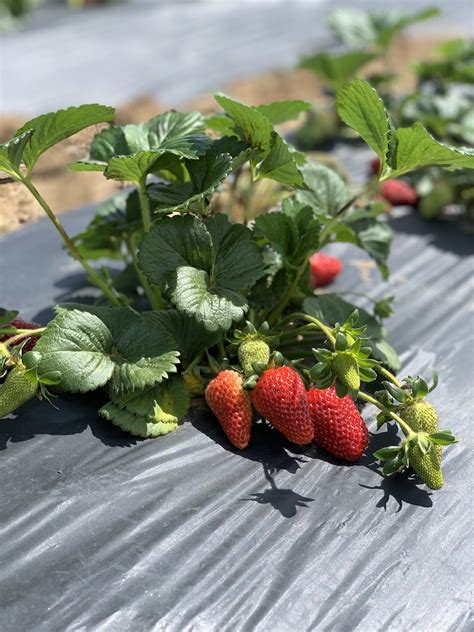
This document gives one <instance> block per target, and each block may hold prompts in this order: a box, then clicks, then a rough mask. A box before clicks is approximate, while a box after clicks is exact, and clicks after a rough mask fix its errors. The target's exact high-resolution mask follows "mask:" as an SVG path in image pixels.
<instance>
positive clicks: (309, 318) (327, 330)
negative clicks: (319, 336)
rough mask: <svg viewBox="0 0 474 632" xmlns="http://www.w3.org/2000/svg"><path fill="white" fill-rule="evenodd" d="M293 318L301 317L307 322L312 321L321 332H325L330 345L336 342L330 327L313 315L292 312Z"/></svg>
mask: <svg viewBox="0 0 474 632" xmlns="http://www.w3.org/2000/svg"><path fill="white" fill-rule="evenodd" d="M293 318H301V319H304V320H307V321H308V322H309V323H313V324H314V325H316V326H317V327H319V329H321V331H322V332H324V333H325V334H326V337H327V338H328V340H329V341H330V342H331V344H332V345H335V344H336V339H335V337H334V336H333V334H332V331H331V329H330V327H327V326H326V325H325V324H324V323H322V322H321V321H320V320H319V319H318V318H314V316H309V315H308V314H293Z"/></svg>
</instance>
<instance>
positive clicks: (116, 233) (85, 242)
mask: <svg viewBox="0 0 474 632" xmlns="http://www.w3.org/2000/svg"><path fill="white" fill-rule="evenodd" d="M140 213H141V212H140V201H139V197H138V193H137V191H136V190H133V191H131V192H130V191H121V192H120V193H118V194H117V195H115V196H114V197H113V198H111V199H110V200H107V201H106V202H104V203H103V204H101V206H100V207H99V209H98V210H97V213H96V216H95V217H94V219H93V220H92V221H91V222H90V224H89V225H88V226H87V228H86V229H85V230H84V231H83V232H82V233H79V234H78V235H75V236H74V237H73V240H74V243H75V244H76V246H77V247H78V248H79V250H80V252H81V254H82V255H83V257H84V258H85V259H101V258H103V257H104V258H107V259H116V258H120V257H122V256H123V255H122V245H123V243H125V242H126V241H127V239H129V238H130V237H131V235H132V234H133V233H135V232H137V231H139V230H141V226H142V224H141V214H140Z"/></svg>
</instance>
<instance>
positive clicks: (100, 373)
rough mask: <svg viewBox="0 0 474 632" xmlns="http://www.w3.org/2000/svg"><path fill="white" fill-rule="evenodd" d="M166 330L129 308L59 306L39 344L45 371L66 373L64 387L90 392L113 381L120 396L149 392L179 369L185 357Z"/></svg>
mask: <svg viewBox="0 0 474 632" xmlns="http://www.w3.org/2000/svg"><path fill="white" fill-rule="evenodd" d="M174 346H175V343H174V341H173V339H172V338H171V336H170V335H169V334H168V333H167V332H166V330H165V329H163V328H162V327H159V326H158V324H157V325H156V326H155V327H153V328H152V327H150V326H149V325H148V324H145V323H144V322H143V321H142V320H141V318H140V316H138V315H137V314H135V313H134V312H132V311H131V310H128V309H127V308H123V309H117V308H105V307H103V308H99V307H91V308H89V307H88V306H87V307H83V308H82V309H74V306H69V307H68V308H57V315H56V317H55V318H54V319H53V321H51V323H50V324H49V325H48V328H47V330H46V331H45V333H44V334H43V335H42V336H41V339H40V340H39V342H38V343H37V345H36V348H35V349H37V351H38V353H40V354H41V362H40V372H41V373H48V372H50V371H60V373H61V377H62V379H61V388H62V389H64V390H65V391H69V392H82V393H84V392H87V391H91V390H95V389H97V388H99V387H100V386H104V385H105V384H106V383H108V382H110V387H111V388H112V390H113V391H115V392H121V391H122V390H125V389H135V388H144V387H145V386H149V385H153V384H155V383H157V382H160V381H162V380H163V379H165V378H166V377H167V376H168V373H170V372H175V371H176V363H177V362H178V356H179V353H178V352H177V351H174Z"/></svg>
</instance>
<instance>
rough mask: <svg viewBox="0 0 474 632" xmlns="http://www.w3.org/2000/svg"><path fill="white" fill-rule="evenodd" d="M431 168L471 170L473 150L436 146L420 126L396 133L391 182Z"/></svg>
mask: <svg viewBox="0 0 474 632" xmlns="http://www.w3.org/2000/svg"><path fill="white" fill-rule="evenodd" d="M434 165H437V166H439V167H443V168H445V169H448V170H449V171H454V170H455V169H474V150H472V149H456V148H454V147H448V146H447V145H443V143H439V142H438V141H437V140H435V139H434V138H433V137H432V136H431V134H429V132H427V131H426V129H425V128H424V127H423V125H422V124H421V123H415V124H414V125H412V127H406V128H400V129H398V130H397V136H396V150H395V152H394V154H393V156H392V158H391V161H390V166H391V171H390V172H388V174H387V176H389V177H390V178H394V177H398V176H400V175H402V174H404V173H407V172H408V171H412V170H413V169H417V168H419V167H427V166H434Z"/></svg>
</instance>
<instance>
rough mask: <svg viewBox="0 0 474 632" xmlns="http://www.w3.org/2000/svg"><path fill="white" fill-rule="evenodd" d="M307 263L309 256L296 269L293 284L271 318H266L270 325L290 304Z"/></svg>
mask: <svg viewBox="0 0 474 632" xmlns="http://www.w3.org/2000/svg"><path fill="white" fill-rule="evenodd" d="M308 261H309V255H308V256H307V257H305V260H304V261H303V263H302V264H301V265H300V267H299V268H298V270H297V272H296V275H295V278H294V279H293V283H292V284H291V285H290V287H289V288H288V290H287V291H286V292H285V294H284V295H283V297H282V299H281V301H280V302H279V303H278V305H277V306H276V308H275V309H274V310H273V312H272V314H271V316H270V317H269V318H268V322H269V324H270V325H274V324H275V323H276V322H277V320H278V318H279V317H280V315H281V313H282V312H283V311H284V309H285V308H286V306H287V305H288V303H289V302H290V300H291V297H292V296H293V292H294V291H295V290H296V288H297V287H298V283H299V282H300V281H301V277H302V276H303V274H304V273H305V270H306V268H307V266H308Z"/></svg>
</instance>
